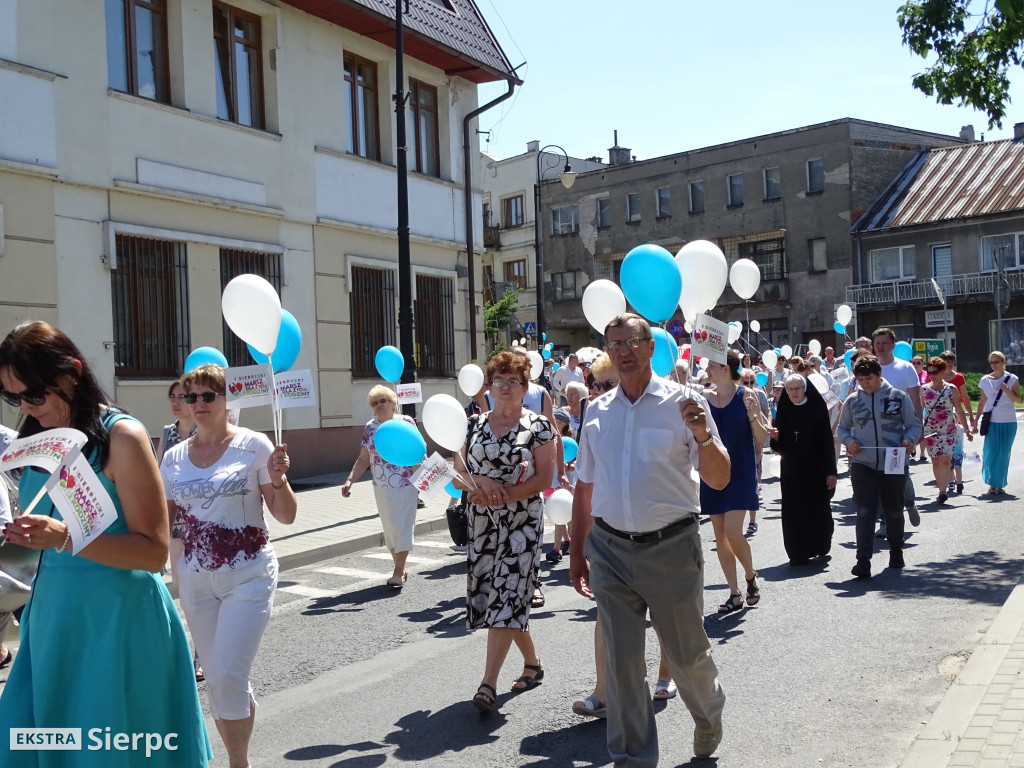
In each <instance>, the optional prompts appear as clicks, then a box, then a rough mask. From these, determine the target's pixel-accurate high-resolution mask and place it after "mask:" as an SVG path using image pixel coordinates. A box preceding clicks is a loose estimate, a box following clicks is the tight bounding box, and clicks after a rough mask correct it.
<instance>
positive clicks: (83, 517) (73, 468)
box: [46, 454, 117, 555]
mask: <svg viewBox="0 0 1024 768" xmlns="http://www.w3.org/2000/svg"><path fill="white" fill-rule="evenodd" d="M46 485H47V486H49V487H48V488H47V491H48V493H49V494H50V499H51V500H52V501H53V505H54V506H55V507H56V508H57V509H58V510H60V515H61V517H62V518H64V523H65V524H66V525H67V526H68V532H69V533H70V534H71V541H72V543H73V545H74V546H73V547H72V551H73V552H74V553H75V554H76V555H78V554H81V552H82V550H83V549H85V548H86V547H87V546H89V544H91V543H92V542H93V541H94V540H95V539H96V537H97V536H99V535H100V534H101V533H103V531H105V530H106V529H107V528H109V527H110V525H111V523H113V522H114V521H115V520H117V509H115V507H114V500H113V499H111V498H110V494H109V493H107V489H106V488H104V487H103V484H102V483H101V482H100V479H99V477H97V476H96V473H95V472H94V471H93V469H92V467H91V466H89V461H88V460H87V459H86V458H85V457H84V456H82V455H81V454H78V456H77V457H76V458H75V459H74V461H72V462H71V464H70V465H61V467H60V468H59V470H58V471H57V472H54V473H53V474H52V475H50V479H49V480H47V481H46Z"/></svg>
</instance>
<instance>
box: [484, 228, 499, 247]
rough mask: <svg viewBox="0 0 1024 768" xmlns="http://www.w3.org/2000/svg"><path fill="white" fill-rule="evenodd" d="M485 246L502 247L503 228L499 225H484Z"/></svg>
mask: <svg viewBox="0 0 1024 768" xmlns="http://www.w3.org/2000/svg"><path fill="white" fill-rule="evenodd" d="M484 247H485V248H501V229H499V228H498V227H484Z"/></svg>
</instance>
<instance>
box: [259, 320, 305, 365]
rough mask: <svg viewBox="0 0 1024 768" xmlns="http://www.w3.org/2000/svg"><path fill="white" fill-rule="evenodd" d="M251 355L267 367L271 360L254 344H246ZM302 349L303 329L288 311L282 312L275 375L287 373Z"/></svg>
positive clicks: (276, 348)
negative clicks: (282, 372)
mask: <svg viewBox="0 0 1024 768" xmlns="http://www.w3.org/2000/svg"><path fill="white" fill-rule="evenodd" d="M246 346H247V347H248V348H249V354H250V355H252V359H253V360H255V361H256V362H257V364H259V365H266V364H267V362H268V360H269V358H268V357H267V356H266V355H264V354H263V353H262V352H260V351H259V350H258V349H256V348H255V347H254V346H253V345H252V344H246ZM301 348H302V329H301V328H299V321H298V320H296V319H295V315H293V314H292V313H291V312H289V311H288V310H287V309H282V310H281V330H279V331H278V332H277V345H276V346H275V347H274V353H273V354H274V373H281V371H287V370H288V369H289V368H291V367H292V366H293V365H295V361H296V360H297V359H298V357H299V349H301Z"/></svg>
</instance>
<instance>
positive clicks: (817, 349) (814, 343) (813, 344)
mask: <svg viewBox="0 0 1024 768" xmlns="http://www.w3.org/2000/svg"><path fill="white" fill-rule="evenodd" d="M807 348H808V349H809V350H811V354H812V355H820V354H821V342H820V341H818V340H817V339H811V340H810V341H809V342H808V343H807Z"/></svg>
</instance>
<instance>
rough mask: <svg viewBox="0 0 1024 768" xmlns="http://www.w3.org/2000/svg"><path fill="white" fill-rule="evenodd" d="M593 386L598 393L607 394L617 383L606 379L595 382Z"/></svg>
mask: <svg viewBox="0 0 1024 768" xmlns="http://www.w3.org/2000/svg"><path fill="white" fill-rule="evenodd" d="M591 386H592V387H593V388H594V389H596V390H597V391H598V392H607V391H609V390H610V389H611V388H612V387H614V386H615V382H614V381H612V380H611V379H605V380H604V381H595V382H594V383H593V384H592V385H591Z"/></svg>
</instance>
